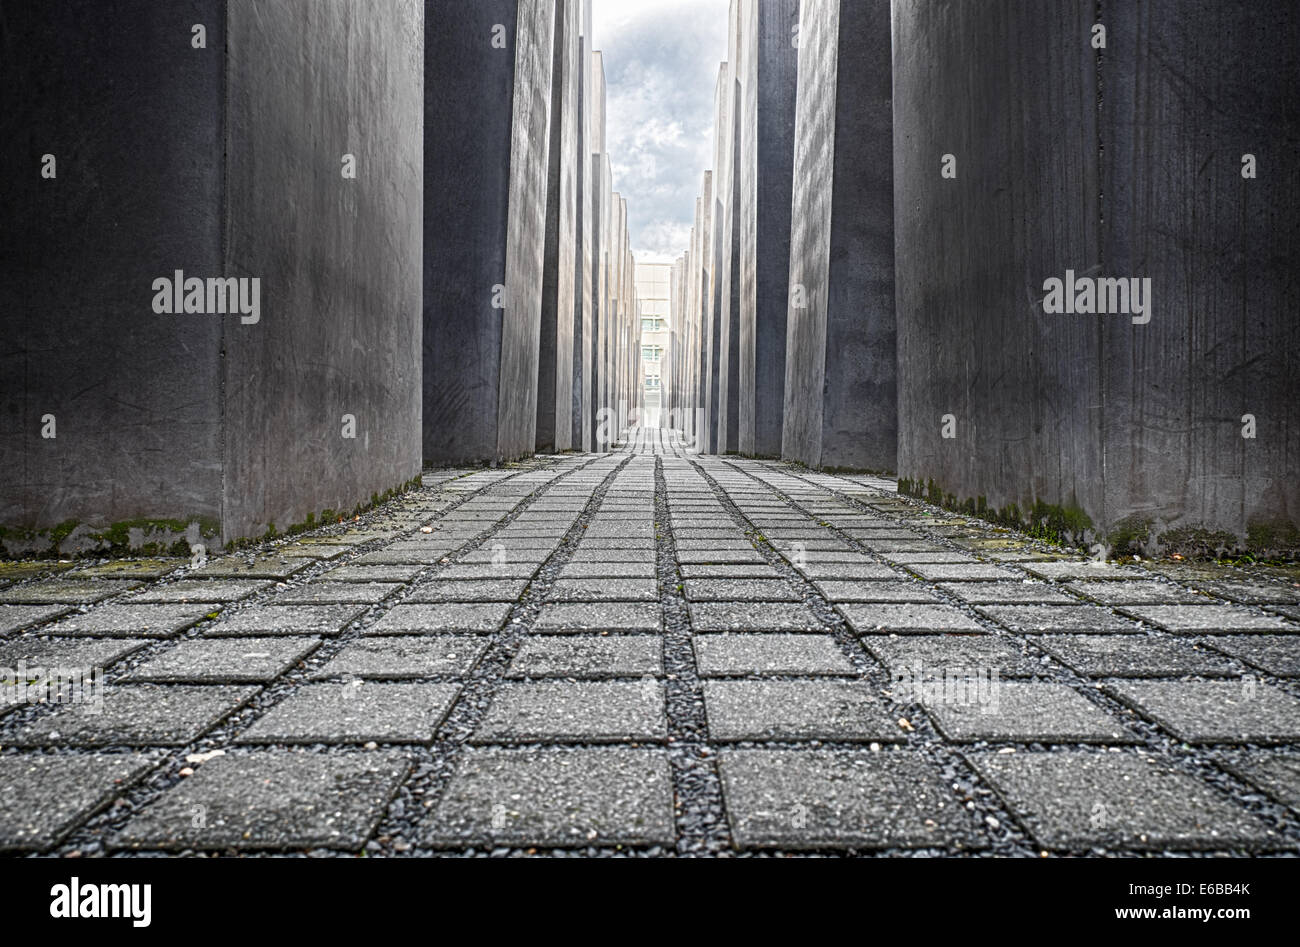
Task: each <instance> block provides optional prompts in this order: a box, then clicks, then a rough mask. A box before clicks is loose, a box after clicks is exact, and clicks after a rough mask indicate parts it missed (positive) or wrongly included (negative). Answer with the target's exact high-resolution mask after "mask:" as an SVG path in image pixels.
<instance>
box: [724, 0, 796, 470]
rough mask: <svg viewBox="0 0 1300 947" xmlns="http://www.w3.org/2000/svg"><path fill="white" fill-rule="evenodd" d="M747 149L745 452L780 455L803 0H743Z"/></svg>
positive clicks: (741, 441) (743, 188)
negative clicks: (796, 99)
mask: <svg viewBox="0 0 1300 947" xmlns="http://www.w3.org/2000/svg"><path fill="white" fill-rule="evenodd" d="M740 11H741V18H742V21H741V43H742V52H741V56H740V61H741V64H742V67H743V77H742V108H741V111H740V147H739V151H738V158H739V166H740V174H739V177H738V190H739V204H738V207H737V215H738V217H737V219H738V220H739V231H740V239H739V245H740V254H739V261H740V262H739V271H740V284H739V295H740V300H739V310H740V326H739V334H740V351H739V359H738V361H739V365H738V368H739V371H738V376H739V417H738V425H739V430H738V448H739V450H740V452H741V453H742V454H749V455H751V456H753V455H759V456H765V457H776V456H779V455H780V453H781V428H782V417H783V414H784V411H785V340H786V312H787V310H788V308H789V305H790V293H789V285H790V206H791V200H792V191H791V189H792V185H793V181H794V125H795V97H796V91H797V86H798V82H797V77H798V66H799V50H798V46H797V45H796V40H797V36H798V34H797V28H798V25H799V0H762V2H760V0H741V6H740Z"/></svg>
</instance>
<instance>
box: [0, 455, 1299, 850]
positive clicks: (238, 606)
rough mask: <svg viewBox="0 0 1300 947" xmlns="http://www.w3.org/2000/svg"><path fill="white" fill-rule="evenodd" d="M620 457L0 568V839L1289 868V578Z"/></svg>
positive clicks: (854, 488) (1294, 814)
mask: <svg viewBox="0 0 1300 947" xmlns="http://www.w3.org/2000/svg"><path fill="white" fill-rule="evenodd" d="M630 441H631V443H630V445H629V446H628V447H625V448H624V449H622V450H620V451H618V452H615V453H611V454H602V455H591V454H583V455H572V454H571V455H564V456H558V457H542V458H537V459H535V460H532V461H529V462H527V463H523V464H519V465H511V466H509V467H506V468H502V469H495V470H477V471H468V470H446V471H433V470H431V471H426V472H425V478H424V486H423V487H422V488H421V489H419V490H417V491H415V492H412V493H408V494H406V495H404V496H402V497H400V498H399V499H397V500H395V501H393V502H391V503H388V504H386V505H385V506H383V507H382V508H380V509H378V510H376V511H375V512H373V513H371V514H369V515H367V516H364V517H362V518H361V519H360V520H357V521H355V522H350V523H346V524H340V525H335V526H332V527H330V528H327V529H324V530H319V531H317V532H316V533H313V534H308V535H303V536H299V537H295V538H291V539H288V540H284V541H280V542H276V543H271V544H266V545H263V546H260V547H257V548H256V549H253V550H249V551H246V552H241V553H239V554H237V555H229V556H226V557H223V558H219V559H212V560H209V561H208V562H207V564H206V565H204V566H202V567H194V566H192V565H191V563H190V562H189V561H188V560H176V559H164V560H134V561H116V562H108V561H99V562H93V563H84V562H78V563H67V562H61V563H55V562H40V563H38V562H22V563H9V564H5V565H3V566H0V667H5V668H10V669H15V671H14V672H11V673H9V674H7V675H6V676H7V677H8V678H9V681H10V682H11V683H9V685H8V686H7V687H6V688H5V691H6V693H8V694H9V695H10V699H9V700H8V701H7V702H6V703H5V704H4V705H3V708H0V850H4V851H8V852H20V853H21V852H53V853H57V854H64V855H72V854H80V855H86V856H89V855H105V854H131V853H137V852H139V853H159V852H185V853H200V852H218V853H223V852H230V851H232V850H241V851H248V852H275V853H308V854H313V855H329V854H340V853H353V852H367V853H370V854H373V855H396V854H407V855H430V854H439V853H451V854H475V855H481V854H488V853H498V854H501V853H519V852H534V851H536V852H543V853H551V852H557V853H576V854H588V855H593V854H594V855H610V854H619V853H629V854H636V855H661V854H679V855H687V854H709V853H714V854H732V853H763V852H768V853H771V852H786V853H788V852H796V851H829V852H841V853H844V852H862V853H878V852H883V853H886V854H915V853H918V852H919V853H925V854H1020V855H1031V856H1038V855H1040V854H1042V853H1055V852H1061V853H1081V854H1089V853H1101V852H1109V853H1128V854H1136V853H1143V852H1155V853H1162V852H1170V851H1189V852H1210V853H1241V852H1256V851H1260V852H1285V853H1296V852H1297V851H1300V699H1298V698H1300V684H1298V683H1297V677H1300V587H1298V586H1297V583H1296V573H1295V572H1293V571H1289V570H1288V569H1286V568H1282V567H1276V568H1265V567H1258V566H1256V567H1253V568H1252V569H1250V570H1247V569H1245V568H1240V567H1231V566H1222V565H1194V564H1187V563H1178V562H1168V563H1137V564H1128V565H1118V564H1114V563H1111V564H1102V563H1093V562H1090V561H1088V560H1086V559H1084V558H1082V557H1078V556H1072V555H1069V554H1066V553H1063V552H1061V551H1059V549H1058V550H1055V551H1054V550H1053V549H1052V548H1051V547H1048V546H1045V545H1043V544H1041V543H1035V542H1033V541H1031V540H1029V539H1028V538H1026V537H1025V536H1023V535H1020V534H1017V533H1013V532H1010V531H1008V530H1004V529H1000V528H996V527H993V526H990V525H988V524H986V523H982V522H979V521H973V520H969V519H966V518H963V517H960V516H955V515H952V514H950V513H946V512H945V511H943V510H940V509H938V508H935V507H930V506H927V505H925V504H922V503H919V502H916V501H914V500H910V499H904V498H902V497H899V496H898V495H897V492H896V488H895V484H894V482H893V481H891V480H886V479H881V478H876V477H870V476H847V475H845V476H831V475H827V474H821V473H817V472H812V471H808V470H805V469H802V468H797V467H793V466H790V465H787V464H782V463H778V462H772V461H755V460H747V459H740V458H731V457H725V458H724V457H699V456H695V455H689V454H687V453H686V452H684V451H682V450H681V449H679V447H677V446H676V445H675V443H673V442H671V441H670V440H669V438H668V436H667V435H666V434H664V433H661V432H658V431H636V432H633V433H632V435H631V436H630ZM20 665H21V666H22V667H23V668H24V669H25V673H23V674H22V675H21V677H22V678H23V679H24V680H40V679H41V678H42V674H41V672H40V671H39V670H37V669H40V668H60V669H80V668H86V669H89V668H103V669H105V670H104V672H103V674H104V677H103V681H104V682H106V683H102V684H101V686H100V688H99V689H98V690H97V689H96V688H95V687H94V686H93V685H92V686H88V687H86V688H84V689H83V690H82V691H81V692H80V693H79V694H76V695H74V696H75V697H77V698H78V699H76V700H72V701H66V702H62V703H55V702H52V701H48V700H46V701H45V702H36V703H34V702H32V701H33V700H34V697H33V696H32V695H31V694H24V693H22V692H20V689H19V688H18V686H17V684H15V683H12V682H13V681H14V680H15V676H16V674H17V670H16V669H18V668H19V667H20ZM39 695H40V692H39V690H37V692H36V696H37V697H39Z"/></svg>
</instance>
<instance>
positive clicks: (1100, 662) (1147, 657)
mask: <svg viewBox="0 0 1300 947" xmlns="http://www.w3.org/2000/svg"><path fill="white" fill-rule="evenodd" d="M1038 646H1039V647H1040V648H1042V649H1043V650H1044V651H1046V652H1048V653H1049V654H1051V655H1052V656H1053V657H1054V658H1056V659H1057V660H1059V661H1060V662H1061V663H1062V664H1064V665H1065V666H1066V667H1068V668H1070V669H1071V670H1073V671H1075V672H1077V673H1079V674H1082V675H1083V676H1084V677H1184V676H1187V675H1199V676H1202V677H1232V676H1234V675H1235V673H1236V672H1234V671H1233V669H1232V664H1231V663H1230V662H1228V661H1225V660H1224V659H1223V658H1222V657H1220V656H1219V655H1217V654H1215V653H1214V652H1213V651H1209V650H1207V649H1204V648H1199V647H1196V646H1195V645H1193V644H1192V643H1191V642H1188V641H1178V640H1176V639H1171V638H1155V637H1151V636H1148V635H1051V636H1046V637H1043V638H1041V639H1040V640H1039V641H1038Z"/></svg>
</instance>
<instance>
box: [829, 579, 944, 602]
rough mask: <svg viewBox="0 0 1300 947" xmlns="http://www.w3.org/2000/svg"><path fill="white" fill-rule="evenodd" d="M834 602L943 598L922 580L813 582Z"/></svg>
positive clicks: (830, 580) (928, 600) (918, 600)
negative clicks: (921, 581) (922, 582)
mask: <svg viewBox="0 0 1300 947" xmlns="http://www.w3.org/2000/svg"><path fill="white" fill-rule="evenodd" d="M813 585H815V586H816V587H817V591H819V592H821V593H822V595H824V596H826V598H828V599H830V600H831V601H832V602H879V603H886V602H916V603H920V602H940V601H942V599H940V598H939V596H938V595H935V594H934V592H932V591H930V590H929V589H928V588H926V587H925V586H924V585H923V584H921V583H920V582H905V581H898V582H889V581H884V580H872V581H865V582H861V581H852V582H844V581H839V580H835V579H821V580H818V581H816V582H814V583H813Z"/></svg>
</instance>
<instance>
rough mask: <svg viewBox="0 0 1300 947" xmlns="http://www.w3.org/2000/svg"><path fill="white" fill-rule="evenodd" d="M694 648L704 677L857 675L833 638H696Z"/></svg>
mask: <svg viewBox="0 0 1300 947" xmlns="http://www.w3.org/2000/svg"><path fill="white" fill-rule="evenodd" d="M692 644H693V645H694V647H695V663H696V665H697V667H698V668H699V672H700V676H701V677H744V676H747V675H758V674H789V675H796V674H799V675H802V674H809V675H813V674H854V673H855V671H854V668H853V663H852V662H851V661H849V659H848V658H847V657H846V656H845V655H844V652H843V651H841V650H840V647H839V645H838V644H836V642H835V639H834V638H832V637H831V636H830V635H811V634H794V635H789V634H777V633H767V634H755V635H746V634H720V635H696V636H695V637H694V638H693V639H692Z"/></svg>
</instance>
